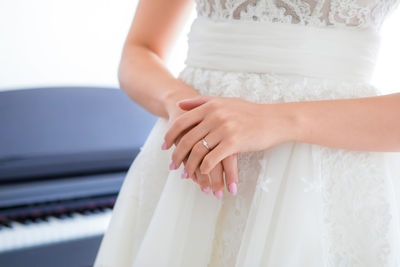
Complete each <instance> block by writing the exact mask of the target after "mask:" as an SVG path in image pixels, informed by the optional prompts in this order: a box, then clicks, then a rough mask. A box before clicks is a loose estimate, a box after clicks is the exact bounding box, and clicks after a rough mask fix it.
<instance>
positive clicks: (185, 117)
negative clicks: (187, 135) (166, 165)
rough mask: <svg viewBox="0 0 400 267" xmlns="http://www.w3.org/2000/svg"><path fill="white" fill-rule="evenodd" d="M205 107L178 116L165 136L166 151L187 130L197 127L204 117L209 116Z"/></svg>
mask: <svg viewBox="0 0 400 267" xmlns="http://www.w3.org/2000/svg"><path fill="white" fill-rule="evenodd" d="M204 107H205V106H200V107H199V108H197V109H194V110H191V111H188V112H185V113H183V114H181V115H180V116H178V117H177V118H176V119H175V120H174V121H173V122H172V124H171V126H170V128H169V129H168V131H167V132H166V133H165V135H164V141H165V143H166V149H169V148H170V147H171V146H172V144H173V143H175V140H176V138H177V137H178V136H179V135H181V134H182V132H184V131H185V130H187V129H189V128H192V127H194V126H196V125H197V124H198V123H200V122H201V121H202V120H203V119H204V116H205V115H206V114H207V112H206V109H205V108H204Z"/></svg>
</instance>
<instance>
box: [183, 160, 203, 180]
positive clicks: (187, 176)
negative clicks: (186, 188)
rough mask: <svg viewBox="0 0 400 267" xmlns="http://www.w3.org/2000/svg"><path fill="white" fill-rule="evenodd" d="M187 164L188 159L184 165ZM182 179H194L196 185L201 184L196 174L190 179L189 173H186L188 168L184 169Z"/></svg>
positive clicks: (184, 161)
mask: <svg viewBox="0 0 400 267" xmlns="http://www.w3.org/2000/svg"><path fill="white" fill-rule="evenodd" d="M186 162H187V157H186V158H185V159H184V160H183V164H184V165H186ZM181 178H182V179H188V178H190V179H192V180H193V182H195V183H196V184H198V183H199V182H198V181H197V176H196V172H195V173H193V175H192V177H189V175H188V173H187V171H186V167H185V168H184V169H183V172H182V174H181Z"/></svg>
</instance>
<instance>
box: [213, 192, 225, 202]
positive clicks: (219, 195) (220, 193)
mask: <svg viewBox="0 0 400 267" xmlns="http://www.w3.org/2000/svg"><path fill="white" fill-rule="evenodd" d="M223 194H224V193H223V192H222V190H218V191H217V192H215V196H216V197H217V198H218V199H219V200H221V199H222V196H223Z"/></svg>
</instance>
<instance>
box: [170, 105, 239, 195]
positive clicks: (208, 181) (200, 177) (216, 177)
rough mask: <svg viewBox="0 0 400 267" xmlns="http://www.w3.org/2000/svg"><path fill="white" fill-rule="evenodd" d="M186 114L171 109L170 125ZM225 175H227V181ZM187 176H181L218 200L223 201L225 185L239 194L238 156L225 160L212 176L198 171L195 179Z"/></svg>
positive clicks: (233, 193) (234, 193) (184, 161)
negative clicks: (189, 179)
mask: <svg viewBox="0 0 400 267" xmlns="http://www.w3.org/2000/svg"><path fill="white" fill-rule="evenodd" d="M192 108H195V106H193V107H190V109H192ZM184 112H187V110H183V109H181V108H179V107H178V106H176V107H174V108H171V109H170V110H169V118H168V121H169V124H172V122H173V121H174V120H175V119H176V118H177V117H179V116H180V115H181V114H183V113H184ZM189 130H190V129H188V130H187V131H189ZM187 131H186V132H187ZM186 132H184V133H182V135H181V136H179V137H178V138H177V139H176V142H175V145H177V144H178V143H179V141H180V140H181V138H182V137H183V136H184V134H185V133H186ZM204 149H206V148H204ZM189 154H190V153H188V155H189ZM186 161H187V157H186V158H185V159H184V160H183V164H184V165H186ZM177 168H179V166H175V169H177ZM172 169H174V168H172ZM223 173H225V181H224V177H223ZM185 176H186V175H185V172H184V173H182V176H181V177H182V178H191V179H192V180H193V181H194V182H196V183H197V184H198V185H199V186H200V188H201V190H202V191H203V192H204V193H206V194H209V193H210V192H211V190H212V191H213V193H214V195H215V197H217V198H218V199H222V197H223V194H224V193H223V192H224V187H225V185H226V187H227V190H228V191H229V192H230V193H231V194H232V195H236V192H237V186H236V185H237V184H238V174H237V155H236V154H233V155H230V156H228V157H226V158H225V159H223V160H222V161H221V162H219V163H218V164H217V165H216V166H215V167H214V169H213V170H212V171H211V172H210V175H207V174H201V173H200V170H199V169H196V171H195V173H194V175H193V176H194V177H185Z"/></svg>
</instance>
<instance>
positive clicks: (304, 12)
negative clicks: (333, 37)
mask: <svg viewBox="0 0 400 267" xmlns="http://www.w3.org/2000/svg"><path fill="white" fill-rule="evenodd" d="M196 3H197V5H196V8H197V12H198V14H199V16H206V17H209V18H211V19H213V20H232V19H237V20H255V21H270V22H280V23H292V24H301V25H314V26H320V27H321V26H322V27H323V26H329V27H332V26H336V27H346V26H351V27H357V28H366V27H372V28H374V29H376V30H379V28H380V26H381V25H382V23H383V21H384V19H385V18H386V17H387V16H388V15H389V14H390V13H391V11H392V10H393V9H394V8H395V7H396V6H397V5H398V3H399V1H398V0H196Z"/></svg>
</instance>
